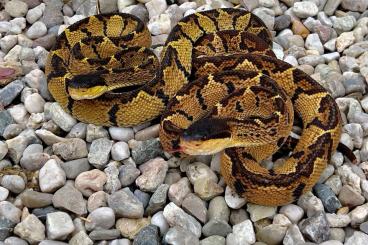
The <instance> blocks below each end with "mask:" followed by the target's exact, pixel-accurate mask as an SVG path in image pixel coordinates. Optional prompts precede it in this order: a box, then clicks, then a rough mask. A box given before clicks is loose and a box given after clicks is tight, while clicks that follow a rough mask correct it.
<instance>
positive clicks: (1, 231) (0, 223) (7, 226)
mask: <svg viewBox="0 0 368 245" xmlns="http://www.w3.org/2000/svg"><path fill="white" fill-rule="evenodd" d="M15 225H16V223H15V222H13V221H11V220H9V219H7V218H5V217H3V216H1V217H0V239H1V241H4V240H5V239H6V238H7V237H9V236H10V234H11V232H12V231H13V228H14V226H15Z"/></svg>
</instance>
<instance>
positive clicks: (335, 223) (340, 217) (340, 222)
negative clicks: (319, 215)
mask: <svg viewBox="0 0 368 245" xmlns="http://www.w3.org/2000/svg"><path fill="white" fill-rule="evenodd" d="M326 218H327V222H328V224H329V226H330V227H334V228H343V227H346V226H348V225H349V224H350V222H351V219H350V216H349V215H347V214H334V213H330V214H329V213H328V214H326Z"/></svg>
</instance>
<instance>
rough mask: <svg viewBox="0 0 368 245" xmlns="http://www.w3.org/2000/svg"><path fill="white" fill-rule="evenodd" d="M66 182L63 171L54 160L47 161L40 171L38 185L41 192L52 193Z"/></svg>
mask: <svg viewBox="0 0 368 245" xmlns="http://www.w3.org/2000/svg"><path fill="white" fill-rule="evenodd" d="M65 182H66V175H65V172H64V170H63V169H62V168H61V167H60V166H59V164H58V163H57V162H56V160H54V159H50V160H48V161H47V162H46V163H45V165H44V166H43V167H42V168H41V169H40V173H39V185H40V188H41V191H42V192H54V191H56V190H57V189H59V188H60V187H62V186H63V185H64V184H65Z"/></svg>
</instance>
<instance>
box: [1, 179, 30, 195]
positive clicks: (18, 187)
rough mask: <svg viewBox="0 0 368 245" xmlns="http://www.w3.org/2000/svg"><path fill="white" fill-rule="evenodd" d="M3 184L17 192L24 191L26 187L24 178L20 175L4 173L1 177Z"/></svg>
mask: <svg viewBox="0 0 368 245" xmlns="http://www.w3.org/2000/svg"><path fill="white" fill-rule="evenodd" d="M1 185H2V186H3V187H5V188H6V189H8V190H9V191H11V192H13V193H16V194H18V193H20V192H22V191H23V190H24V189H25V187H26V183H25V182H24V179H23V178H22V177H21V176H19V175H4V176H3V177H2V179H1Z"/></svg>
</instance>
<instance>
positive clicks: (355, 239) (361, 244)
mask: <svg viewBox="0 0 368 245" xmlns="http://www.w3.org/2000/svg"><path fill="white" fill-rule="evenodd" d="M367 243H368V235H367V234H364V233H363V232H360V231H354V233H353V235H352V236H350V237H348V238H347V239H346V240H345V243H344V244H345V245H365V244H367Z"/></svg>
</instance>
